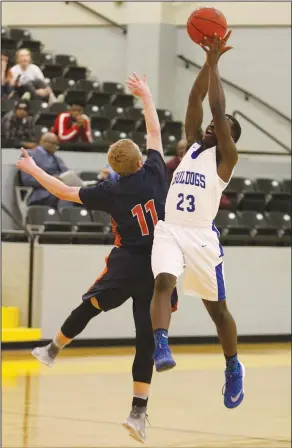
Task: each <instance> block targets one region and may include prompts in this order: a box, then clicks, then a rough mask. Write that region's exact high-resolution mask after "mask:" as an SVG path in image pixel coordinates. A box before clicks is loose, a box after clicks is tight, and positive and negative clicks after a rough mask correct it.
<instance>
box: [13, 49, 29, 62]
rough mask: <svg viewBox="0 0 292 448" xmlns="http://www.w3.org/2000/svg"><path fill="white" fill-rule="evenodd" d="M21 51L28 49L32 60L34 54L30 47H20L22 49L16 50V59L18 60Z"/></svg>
mask: <svg viewBox="0 0 292 448" xmlns="http://www.w3.org/2000/svg"><path fill="white" fill-rule="evenodd" d="M21 51H27V52H28V54H29V57H30V60H32V55H31V51H30V49H29V48H20V49H19V50H17V52H16V61H18V57H19V53H20V52H21Z"/></svg>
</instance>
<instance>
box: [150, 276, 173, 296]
mask: <svg viewBox="0 0 292 448" xmlns="http://www.w3.org/2000/svg"><path fill="white" fill-rule="evenodd" d="M175 285H176V277H175V276H174V275H172V274H166V273H162V274H158V276H157V277H156V279H155V286H154V291H155V293H158V294H165V293H169V294H171V293H172V291H173V289H174V287H175Z"/></svg>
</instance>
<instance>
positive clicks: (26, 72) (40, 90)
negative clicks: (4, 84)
mask: <svg viewBox="0 0 292 448" xmlns="http://www.w3.org/2000/svg"><path fill="white" fill-rule="evenodd" d="M16 62H17V64H16V65H14V66H13V67H12V69H11V72H12V80H11V82H10V84H11V86H12V87H13V88H14V91H15V93H16V94H17V95H18V96H19V97H23V98H25V99H28V100H29V99H43V100H44V101H48V102H49V103H50V104H52V103H54V102H56V101H57V99H56V97H55V95H54V94H53V91H52V89H51V88H50V87H49V86H48V84H47V83H46V80H45V77H44V75H43V72H42V71H41V69H40V68H39V67H38V66H37V65H35V64H32V59H31V52H30V51H29V50H28V49H27V48H22V49H21V50H18V52H17V53H16ZM59 100H60V101H63V100H64V97H63V95H62V96H60V98H59Z"/></svg>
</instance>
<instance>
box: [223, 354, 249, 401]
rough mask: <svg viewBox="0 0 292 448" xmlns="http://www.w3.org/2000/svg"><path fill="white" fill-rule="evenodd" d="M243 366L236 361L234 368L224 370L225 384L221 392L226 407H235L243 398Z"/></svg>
mask: <svg viewBox="0 0 292 448" xmlns="http://www.w3.org/2000/svg"><path fill="white" fill-rule="evenodd" d="M244 375H245V368H244V365H243V364H242V363H241V362H239V361H238V362H237V363H236V365H235V366H234V368H232V369H231V370H230V369H228V368H227V369H226V370H225V380H226V382H225V385H224V386H223V390H222V393H223V395H224V405H225V406H226V407H227V408H228V409H233V408H236V407H237V406H239V405H240V403H241V402H242V400H243V398H244V389H243V380H244Z"/></svg>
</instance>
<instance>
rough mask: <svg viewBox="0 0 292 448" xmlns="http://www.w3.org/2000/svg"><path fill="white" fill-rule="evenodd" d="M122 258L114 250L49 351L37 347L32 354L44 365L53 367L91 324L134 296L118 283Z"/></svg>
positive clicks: (48, 346) (47, 348) (47, 347)
mask: <svg viewBox="0 0 292 448" xmlns="http://www.w3.org/2000/svg"><path fill="white" fill-rule="evenodd" d="M119 256H120V254H119V253H118V254H117V251H116V250H115V249H113V250H112V251H111V253H110V255H109V256H108V257H107V258H106V267H105V269H104V270H103V272H102V274H101V275H100V276H99V277H98V278H97V279H96V280H95V282H94V283H93V285H92V286H91V287H90V288H89V290H88V291H87V292H86V293H85V294H84V295H83V297H82V299H83V302H82V303H81V305H79V306H78V307H77V308H76V309H75V310H73V311H72V313H71V314H70V316H69V317H68V318H67V319H66V320H65V322H64V324H63V325H62V327H61V330H60V331H59V332H58V333H57V335H56V337H55V338H54V339H53V340H52V342H51V343H50V344H49V345H47V346H45V347H37V348H35V349H34V350H33V352H32V354H33V355H34V356H35V357H36V358H38V359H39V360H40V361H41V362H42V363H44V364H46V365H48V366H49V367H51V366H52V365H53V363H54V360H55V359H56V356H57V355H58V354H59V353H60V351H61V350H62V349H63V348H64V347H65V346H66V345H68V344H70V342H71V341H72V339H74V338H75V337H76V336H78V335H79V334H80V333H81V332H82V331H83V330H84V329H85V327H86V326H87V325H88V323H89V322H90V320H91V319H92V318H93V317H95V316H97V315H99V314H100V313H101V311H109V310H111V309H113V308H117V307H118V306H120V305H122V304H123V303H124V302H125V301H126V300H127V299H128V298H129V297H130V296H129V294H127V293H125V291H124V288H123V285H122V284H121V283H120V282H119V281H117V279H116V278H117V273H118V270H119V262H120V260H119V259H118V258H119Z"/></svg>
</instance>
